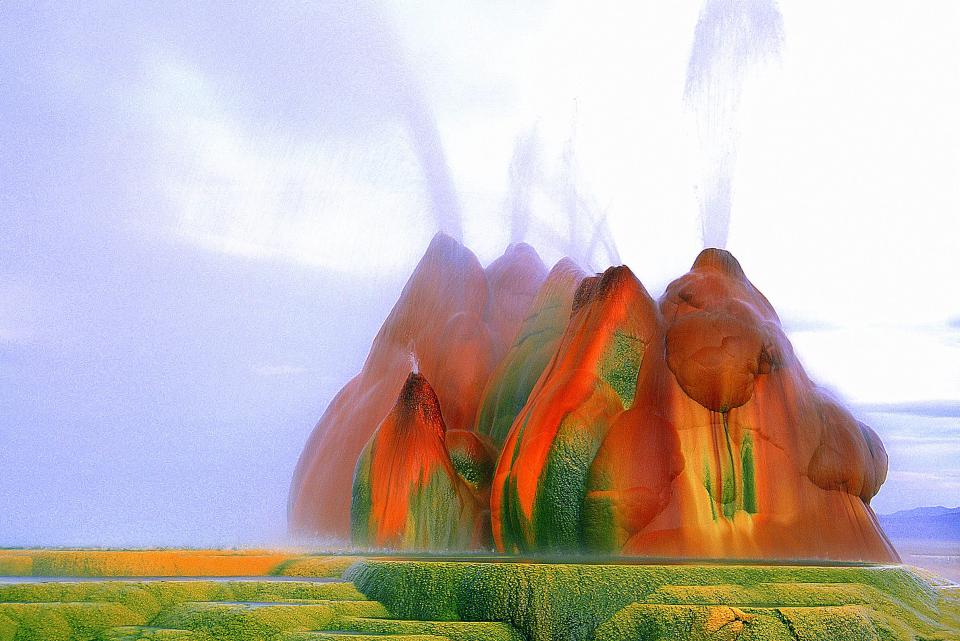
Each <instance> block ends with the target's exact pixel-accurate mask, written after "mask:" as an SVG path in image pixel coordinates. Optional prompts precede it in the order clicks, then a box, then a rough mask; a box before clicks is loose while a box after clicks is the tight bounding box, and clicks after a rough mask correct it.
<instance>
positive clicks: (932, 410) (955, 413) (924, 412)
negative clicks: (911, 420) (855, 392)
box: [854, 399, 960, 418]
mask: <svg viewBox="0 0 960 641" xmlns="http://www.w3.org/2000/svg"><path fill="white" fill-rule="evenodd" d="M854 407H855V408H856V409H858V410H860V411H862V412H873V413H881V414H908V415H910V416H929V417H931V418H960V400H946V399H944V400H927V401H907V402H902V403H857V404H855V405H854Z"/></svg>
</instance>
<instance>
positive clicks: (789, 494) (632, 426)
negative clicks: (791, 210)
mask: <svg viewBox="0 0 960 641" xmlns="http://www.w3.org/2000/svg"><path fill="white" fill-rule="evenodd" d="M636 313H637V314H641V315H642V316H643V317H644V318H645V319H646V323H647V326H648V327H654V328H655V329H653V330H647V332H648V333H647V334H646V335H645V340H644V341H643V344H644V345H645V346H646V349H645V350H644V351H642V352H641V354H642V362H641V363H640V365H639V368H638V371H637V376H636V379H635V380H636V390H635V395H634V400H633V403H632V404H624V407H623V410H622V411H620V412H619V413H617V414H616V415H615V416H613V417H611V416H610V415H609V411H610V407H609V406H608V407H604V408H603V410H602V411H596V412H594V414H593V416H594V418H593V420H590V419H586V418H585V417H579V416H578V417H577V425H578V427H577V430H576V431H577V434H576V436H571V437H570V438H569V441H570V442H577V443H592V442H594V441H595V439H596V438H597V433H598V430H597V428H596V425H607V426H609V427H607V429H606V431H605V433H604V434H603V439H602V442H601V444H600V445H599V447H598V448H597V449H596V454H595V456H594V457H593V458H592V459H591V460H590V462H589V473H588V474H587V475H586V476H585V481H584V482H583V483H582V484H577V483H571V485H570V486H569V487H567V488H566V490H565V499H562V500H561V499H558V498H557V497H555V496H553V495H552V493H554V492H555V491H556V490H552V489H549V487H548V486H549V484H550V483H552V482H553V481H552V479H556V478H564V479H566V480H567V481H571V480H573V479H576V480H577V481H579V479H580V478H584V477H583V476H582V475H581V473H580V469H581V466H582V465H583V461H582V460H575V459H574V458H572V457H571V456H570V448H569V447H563V448H560V447H557V446H556V442H557V439H555V438H554V439H553V443H554V444H553V450H555V452H556V453H554V452H551V453H550V454H549V455H548V456H547V457H546V458H544V457H542V456H530V457H529V458H528V459H527V460H524V459H523V458H522V454H521V456H519V457H517V459H516V460H515V461H513V462H512V463H511V462H509V461H508V460H507V458H506V457H507V454H508V452H509V450H505V452H504V455H503V456H502V457H501V459H500V468H498V474H497V477H496V479H495V483H494V487H493V497H494V511H493V532H494V535H495V537H496V540H497V542H498V544H499V545H501V546H502V547H503V549H506V550H509V549H511V546H510V542H511V539H510V538H508V537H506V536H504V535H503V534H502V532H505V531H508V530H509V528H511V527H513V525H512V523H511V521H510V520H511V519H516V518H517V517H516V516H515V514H519V515H520V517H521V519H520V520H519V521H517V523H518V525H519V531H520V532H521V533H523V535H524V536H525V537H526V538H527V541H528V545H532V547H535V548H542V547H545V546H546V547H550V546H551V542H552V539H551V538H549V537H555V536H556V535H555V533H553V532H550V531H549V530H543V529H542V528H540V527H538V524H537V522H536V515H537V514H538V510H541V509H542V508H541V507H540V506H541V505H549V504H554V503H562V502H563V500H566V501H569V502H578V501H581V500H582V501H583V507H582V509H581V510H580V512H579V516H578V521H576V522H573V521H570V522H561V523H559V524H555V525H554V527H559V528H560V529H561V531H565V532H576V531H577V529H578V528H579V533H580V535H579V536H580V538H579V540H578V543H579V547H580V549H586V550H591V551H596V552H608V553H613V554H627V555H654V556H688V557H718V558H719V557H727V558H730V557H734V558H737V557H739V558H794V559H796V558H830V559H848V560H850V559H864V560H874V561H893V560H896V559H897V555H896V553H895V551H894V550H893V548H892V547H891V545H890V543H889V542H888V541H887V539H886V537H885V536H884V534H883V533H882V531H881V530H880V528H879V526H878V524H877V520H876V517H875V515H874V514H873V511H872V510H871V509H870V507H869V500H870V498H871V497H872V496H873V495H874V494H875V493H876V492H877V490H878V489H879V487H880V484H881V483H882V481H883V479H884V477H885V474H886V466H887V460H886V454H885V453H884V451H883V446H882V444H881V443H880V440H879V438H877V436H876V435H875V434H874V433H873V432H872V431H871V430H870V429H869V428H868V427H866V426H865V425H863V424H861V423H858V422H857V421H856V420H855V419H854V418H853V417H852V416H851V415H850V414H849V412H847V411H846V410H845V409H843V407H842V406H840V405H839V404H838V403H837V402H836V401H834V400H832V399H831V398H829V396H827V395H826V394H825V393H824V392H823V391H822V390H820V389H818V388H817V387H816V386H815V385H814V384H813V383H812V382H811V381H810V380H809V378H808V377H807V376H806V374H805V372H804V371H803V368H802V367H801V365H800V363H799V361H798V360H797V358H796V357H795V356H794V354H793V350H792V348H791V346H790V343H789V341H788V340H787V338H786V336H785V335H784V333H783V331H782V330H781V328H780V323H779V319H778V318H777V316H776V313H775V312H774V310H773V308H772V307H771V306H770V304H769V303H768V302H767V300H766V298H764V297H763V295H762V294H761V293H760V292H759V291H757V290H756V288H754V287H753V285H752V284H751V283H750V281H749V280H747V278H746V276H745V275H744V274H743V271H742V270H741V268H740V265H739V264H738V263H737V261H736V260H735V259H734V258H733V256H732V255H731V254H729V253H728V252H725V251H720V250H706V251H704V252H703V253H702V254H701V255H700V256H699V257H698V258H697V260H696V262H695V263H694V266H693V268H692V269H691V271H690V273H688V274H687V275H685V276H683V277H682V278H680V279H678V280H677V281H675V282H673V283H672V284H671V285H670V286H669V287H668V288H667V290H666V292H665V294H664V296H663V297H662V299H661V301H660V305H659V310H656V309H654V310H651V309H650V307H649V306H648V305H645V304H642V302H638V303H636ZM576 326H577V321H576V316H574V318H572V319H571V324H570V327H569V328H568V332H569V331H577V328H576ZM649 337H652V340H651V339H650V338H649ZM565 340H566V339H565ZM585 365H586V367H585ZM567 369H568V373H567V374H566V377H565V378H566V379H569V378H579V379H587V380H590V379H592V378H593V375H592V374H591V373H590V372H589V370H590V369H592V367H590V366H589V361H586V362H585V361H584V360H580V361H575V362H572V363H570V365H569V366H568V368H567ZM557 374H559V372H558V373H557ZM561 380H563V379H561ZM545 382H546V381H545V380H542V381H541V383H545ZM532 402H533V396H531V403H532ZM566 402H571V403H573V404H577V403H578V401H577V400H576V399H575V397H574V396H573V395H571V394H570V393H569V392H564V393H563V395H562V400H558V401H555V402H554V405H558V404H560V403H566ZM531 409H532V406H530V405H528V407H527V408H525V409H524V411H523V412H522V413H521V416H520V417H518V420H517V421H516V422H515V423H514V425H513V428H512V432H511V436H510V438H509V439H508V445H509V444H510V443H511V442H512V440H515V439H523V438H524V436H525V435H526V434H530V433H542V432H550V431H552V430H554V429H555V428H554V427H553V426H554V425H555V424H556V423H557V418H556V417H550V418H549V419H547V420H537V419H536V418H535V417H531V418H530V420H528V421H526V422H524V421H523V418H524V416H526V415H527V414H528V412H529V411H530V410H531ZM577 412H581V413H582V409H578V410H577ZM561 416H563V418H561V419H560V420H561V421H567V420H569V417H571V416H575V415H574V414H573V413H569V414H566V413H561ZM545 440H546V441H549V439H548V437H540V438H539V439H538V442H540V443H542V442H544V441H545ZM508 465H509V466H511V467H512V468H513V469H518V470H522V471H521V472H520V473H521V474H522V475H523V476H530V475H538V480H537V481H536V482H535V483H530V482H527V483H526V485H524V484H522V483H518V484H517V486H516V489H514V488H512V487H511V486H510V485H509V483H508V482H505V483H504V484H503V485H502V486H501V485H499V484H498V481H501V480H504V481H508V480H509V477H503V476H502V475H501V470H503V469H504V467H505V466H508ZM557 468H562V469H563V470H564V472H562V473H561V472H558V471H557ZM528 470H532V472H531V471H528ZM537 470H539V472H537ZM571 470H576V473H575V474H571ZM536 484H539V487H540V488H546V489H548V490H549V491H546V492H545V491H544V489H539V490H536V491H534V492H531V491H530V490H529V489H526V490H525V488H530V487H533V486H535V485H536ZM498 496H502V497H506V504H507V507H506V509H500V510H499V511H498V510H497V505H496V500H497V497H498ZM581 497H582V498H581ZM531 499H532V500H531ZM511 504H513V507H511ZM568 512H570V513H571V514H572V515H573V514H575V513H574V512H573V511H570V510H568ZM528 514H529V515H533V517H534V518H533V519H532V520H531V521H530V522H527V521H524V520H523V518H522V517H524V516H526V515H528ZM498 519H499V521H500V522H499V523H498ZM541 532H543V533H541ZM531 535H532V536H533V537H534V538H533V539H531V538H530V537H531ZM515 539H516V537H514V540H515Z"/></svg>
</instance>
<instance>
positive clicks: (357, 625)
mask: <svg viewBox="0 0 960 641" xmlns="http://www.w3.org/2000/svg"><path fill="white" fill-rule="evenodd" d="M338 623H339V625H338V629H339V630H340V631H343V632H354V633H360V634H367V635H380V636H383V635H430V636H441V637H448V638H451V639H457V640H458V641H524V639H523V637H522V636H520V634H519V633H518V632H517V631H516V630H515V629H514V628H513V627H512V626H510V625H507V624H505V623H491V622H486V621H476V622H474V621H404V620H397V619H364V618H344V619H341V620H340V621H339V622H338Z"/></svg>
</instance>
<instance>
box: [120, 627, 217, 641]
mask: <svg viewBox="0 0 960 641" xmlns="http://www.w3.org/2000/svg"><path fill="white" fill-rule="evenodd" d="M103 639H104V641H200V640H201V637H200V636H199V635H197V634H196V633H194V632H191V631H190V630H173V629H170V628H153V627H149V626H124V627H120V628H113V629H112V630H108V631H107V632H106V633H104V635H103Z"/></svg>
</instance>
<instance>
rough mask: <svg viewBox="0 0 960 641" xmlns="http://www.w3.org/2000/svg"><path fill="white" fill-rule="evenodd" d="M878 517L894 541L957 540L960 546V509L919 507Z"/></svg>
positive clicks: (939, 506)
mask: <svg viewBox="0 0 960 641" xmlns="http://www.w3.org/2000/svg"><path fill="white" fill-rule="evenodd" d="M878 517H879V519H880V525H882V526H883V530H884V531H885V532H886V533H887V535H888V536H889V537H890V538H892V539H938V540H956V541H957V542H958V545H960V507H943V506H941V505H938V506H936V507H917V508H914V509H912V510H901V511H900V512H894V513H893V514H880V515H878Z"/></svg>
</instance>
